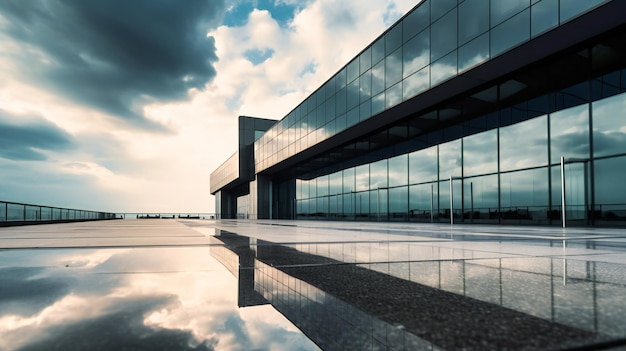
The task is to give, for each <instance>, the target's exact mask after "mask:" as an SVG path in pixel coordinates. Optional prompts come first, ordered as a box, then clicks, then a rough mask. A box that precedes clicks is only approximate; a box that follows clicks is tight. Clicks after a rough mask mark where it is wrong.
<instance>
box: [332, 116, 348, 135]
mask: <svg viewBox="0 0 626 351" xmlns="http://www.w3.org/2000/svg"><path fill="white" fill-rule="evenodd" d="M346 123H347V116H346V114H345V113H344V114H342V115H341V116H338V117H337V118H336V119H335V130H336V131H337V133H339V132H341V131H342V130H344V129H346V127H347V125H346Z"/></svg>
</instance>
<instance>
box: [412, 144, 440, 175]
mask: <svg viewBox="0 0 626 351" xmlns="http://www.w3.org/2000/svg"><path fill="white" fill-rule="evenodd" d="M434 180H437V147H436V146H433V147H429V148H428V149H424V150H419V151H415V152H412V153H410V154H409V184H416V183H424V182H430V181H434Z"/></svg>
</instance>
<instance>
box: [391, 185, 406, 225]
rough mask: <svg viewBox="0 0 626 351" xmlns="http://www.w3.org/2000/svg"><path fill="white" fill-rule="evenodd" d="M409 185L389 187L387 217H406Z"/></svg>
mask: <svg viewBox="0 0 626 351" xmlns="http://www.w3.org/2000/svg"><path fill="white" fill-rule="evenodd" d="M408 200H409V187H407V186H403V187H399V188H391V189H389V200H388V202H389V217H391V218H406V214H407V212H408V205H409V201H408Z"/></svg>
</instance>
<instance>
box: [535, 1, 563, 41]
mask: <svg viewBox="0 0 626 351" xmlns="http://www.w3.org/2000/svg"><path fill="white" fill-rule="evenodd" d="M530 14H531V20H530V23H531V29H530V30H531V37H534V36H536V35H538V34H541V33H543V32H545V31H547V30H548V29H551V28H553V27H556V26H557V25H558V24H559V0H541V1H539V2H537V3H535V4H534V5H533V6H532V7H531V8H530Z"/></svg>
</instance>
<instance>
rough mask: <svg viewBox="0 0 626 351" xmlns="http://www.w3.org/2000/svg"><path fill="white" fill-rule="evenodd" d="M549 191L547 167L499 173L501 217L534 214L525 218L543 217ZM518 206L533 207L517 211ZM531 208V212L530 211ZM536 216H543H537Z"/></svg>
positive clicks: (545, 213)
mask: <svg viewBox="0 0 626 351" xmlns="http://www.w3.org/2000/svg"><path fill="white" fill-rule="evenodd" d="M549 191H550V189H549V187H548V168H538V169H531V170H526V171H520V172H511V173H503V174H501V175H500V194H501V196H500V204H501V206H502V209H501V211H502V216H503V218H507V217H514V216H517V217H524V216H531V215H532V214H534V218H526V219H545V217H547V209H548V205H549V204H548V200H549V197H548V194H549ZM520 207H522V208H524V207H535V208H528V209H522V212H519V211H518V210H520ZM537 207H541V208H537ZM531 210H532V211H533V213H531V212H530V211H531ZM526 211H528V212H526ZM538 216H543V218H537V217H538ZM531 217H533V216H531Z"/></svg>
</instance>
